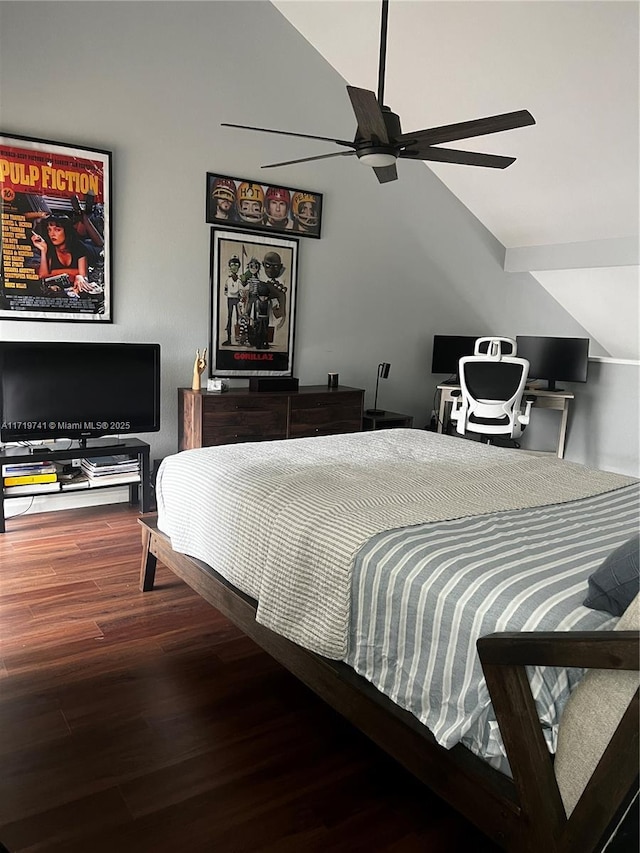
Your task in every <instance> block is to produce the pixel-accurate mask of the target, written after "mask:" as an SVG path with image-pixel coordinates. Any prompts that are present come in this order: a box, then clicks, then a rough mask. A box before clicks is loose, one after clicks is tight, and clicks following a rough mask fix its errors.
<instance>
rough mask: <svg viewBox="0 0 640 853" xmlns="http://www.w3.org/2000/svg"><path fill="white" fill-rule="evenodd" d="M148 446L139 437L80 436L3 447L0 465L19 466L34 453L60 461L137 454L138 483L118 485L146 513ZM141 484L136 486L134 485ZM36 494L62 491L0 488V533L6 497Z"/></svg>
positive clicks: (148, 498) (149, 505)
mask: <svg viewBox="0 0 640 853" xmlns="http://www.w3.org/2000/svg"><path fill="white" fill-rule="evenodd" d="M150 449H151V448H150V447H149V445H148V444H147V443H146V442H144V441H141V440H140V439H139V438H121V439H116V438H97V439H89V440H87V439H81V440H80V441H71V440H65V439H63V440H61V441H57V442H55V444H53V445H42V444H40V445H36V446H35V447H23V446H20V447H5V448H3V449H1V450H0V466H2V465H19V464H20V463H21V462H32V461H33V458H34V455H37V457H38V459H39V460H43V461H47V462H49V461H51V462H60V461H62V460H65V461H66V460H70V459H82V458H83V457H85V456H114V455H116V454H122V453H125V454H128V455H129V456H137V457H138V461H139V463H140V482H139V483H122V484H118V485H128V486H129V503H130V504H131V505H132V506H133V505H134V504H138V505H139V507H140V512H150V511H151V509H152V508H153V507H152V498H151V475H150V472H151V466H150V461H149V452H150ZM114 485H115V484H113V483H112V484H110V485H104V486H96V487H95V488H98V489H109V488H114ZM139 486H140V487H141V488H140V489H138V487H139ZM38 494H46V495H49V496H52V495H53V496H55V495H60V494H66V490H64V489H62V490H60V491H56V492H43V493H39V492H38V491H37V489H34V492H33V495H29V494H21V495H5V493H4V489H3V488H0V533H5V517H4V502H5V500H9V499H10V498H17V497H37V496H38Z"/></svg>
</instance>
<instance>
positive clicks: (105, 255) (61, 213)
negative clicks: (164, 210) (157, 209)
mask: <svg viewBox="0 0 640 853" xmlns="http://www.w3.org/2000/svg"><path fill="white" fill-rule="evenodd" d="M110 182H111V152H109V151H102V150H93V149H88V148H82V147H72V146H70V145H66V144H63V143H58V142H49V141H46V140H41V139H32V138H30V137H26V136H13V135H0V211H1V230H0V319H7V320H57V321H61V320H62V321H79V322H101V323H110V322H112V312H111V251H110V236H109V235H110V230H109V223H110V210H111V200H110Z"/></svg>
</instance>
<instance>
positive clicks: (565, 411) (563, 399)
mask: <svg viewBox="0 0 640 853" xmlns="http://www.w3.org/2000/svg"><path fill="white" fill-rule="evenodd" d="M459 390H460V386H459V385H438V391H439V392H440V408H439V411H438V429H437V431H438V432H442V431H443V428H444V425H445V423H447V424H448V422H449V412H450V411H451V406H452V404H453V399H454V398H453V394H452V392H453V391H459ZM524 393H525V396H526V397H533V398H534V401H533V404H532V406H531V408H532V409H555V410H556V411H558V412H562V416H561V418H560V429H559V430H558V443H557V445H556V456H557V457H558V459H563V458H564V445H565V441H566V437H567V419H568V417H569V402H570V401H571V400H573V399H574V394H573V393H572V392H571V391H543V390H541V389H539V388H526V389H525V392H524ZM447 407H448V408H447ZM445 417H446V421H445Z"/></svg>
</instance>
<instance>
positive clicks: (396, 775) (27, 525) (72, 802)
mask: <svg viewBox="0 0 640 853" xmlns="http://www.w3.org/2000/svg"><path fill="white" fill-rule="evenodd" d="M8 509H9V512H10V511H11V509H12V507H11V504H9V505H8ZM137 518H138V515H137V513H136V512H135V511H134V510H132V509H130V508H129V507H128V506H126V505H122V504H120V505H114V506H109V507H96V508H88V509H82V510H65V511H60V512H50V513H42V514H39V515H25V516H22V517H19V518H14V519H11V520H8V522H7V530H8V532H7V533H6V534H4V535H0V642H1V645H0V841H1V842H2V843H3V844H5V845H6V847H7V848H8V849H9V850H10V851H11V853H36V851H50V853H107V851H108V853H177V851H179V853H213V852H214V851H215V853H242V851H260V853H298V851H336V853H341V851H343V852H344V853H359V851H363V853H364V851H367V853H371V851H388V853H413V852H414V851H428V852H429V853H458V851H460V853H467V851H469V853H494V851H495V850H496V848H495V847H494V846H493V845H492V844H491V843H490V842H488V841H487V840H486V839H485V838H484V837H483V836H481V835H480V834H479V833H478V832H477V831H476V830H474V829H473V828H472V827H471V826H470V825H469V824H468V823H466V822H465V821H464V820H463V819H462V818H460V817H459V816H458V815H457V814H456V813H455V812H454V811H453V810H452V809H450V808H449V807H448V806H447V805H446V804H444V803H443V802H442V801H441V800H438V799H437V798H435V797H434V796H433V795H431V794H430V793H429V792H428V791H427V790H426V789H425V788H424V787H422V786H421V785H420V784H419V783H417V782H416V781H415V780H414V779H413V778H412V777H411V776H409V775H408V774H407V773H405V772H404V771H403V770H402V769H401V768H400V767H399V766H398V765H396V764H395V763H394V762H393V761H391V760H390V759H388V758H387V757H386V756H385V755H384V754H383V753H381V752H380V751H379V750H378V749H377V748H376V747H375V746H374V745H373V744H371V743H370V742H369V741H368V740H367V739H366V738H365V737H364V736H362V735H361V734H360V733H359V732H357V731H356V730H355V729H354V728H353V727H352V726H351V725H350V724H348V723H347V722H345V721H344V720H342V719H341V718H340V717H339V716H338V715H337V714H336V713H335V712H333V711H332V710H331V709H330V708H328V707H327V706H326V705H325V704H324V703H323V702H322V701H321V700H320V699H318V698H317V697H316V696H315V695H314V694H313V693H311V692H310V691H309V690H307V688H305V687H304V686H302V685H301V684H300V683H299V682H297V681H296V679H295V678H294V677H293V676H291V675H289V674H288V673H287V672H286V671H285V670H284V669H282V667H280V666H279V665H278V664H277V663H275V662H274V661H273V660H272V659H271V658H270V657H269V656H268V655H266V654H265V653H264V652H262V651H261V650H260V649H259V648H258V647H257V646H256V645H255V644H254V643H252V642H251V641H250V640H248V639H247V638H246V637H244V636H243V635H242V634H241V633H240V632H239V631H238V630H237V629H236V628H234V627H233V626H232V625H231V624H230V623H229V622H228V621H227V620H226V619H224V618H223V617H221V616H220V615H219V614H218V613H217V612H216V611H215V610H214V609H213V608H211V607H210V606H209V605H208V604H206V603H205V602H204V601H203V600H202V599H200V598H199V597H198V596H197V595H196V594H195V593H193V592H192V591H191V590H190V589H189V588H188V587H187V586H185V585H184V584H183V583H182V582H180V581H179V580H177V579H176V578H175V576H174V575H173V574H172V573H171V572H169V571H168V570H167V569H166V568H164V567H163V566H160V567H159V569H158V575H157V589H156V590H154V591H153V592H151V593H145V594H143V593H141V592H140V591H139V590H138V573H139V568H140V528H139V525H138V524H137V521H136V519H137Z"/></svg>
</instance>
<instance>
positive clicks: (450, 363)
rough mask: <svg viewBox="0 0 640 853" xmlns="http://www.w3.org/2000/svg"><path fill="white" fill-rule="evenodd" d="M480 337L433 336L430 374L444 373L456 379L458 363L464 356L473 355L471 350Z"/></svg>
mask: <svg viewBox="0 0 640 853" xmlns="http://www.w3.org/2000/svg"><path fill="white" fill-rule="evenodd" d="M479 337H480V335H434V336H433V357H432V359H431V372H432V373H445V374H446V375H447V376H450V377H452V378H456V379H457V377H458V362H459V361H460V359H461V358H462V356H464V355H473V348H474V346H475V343H476V341H477V339H478V338H479Z"/></svg>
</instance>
